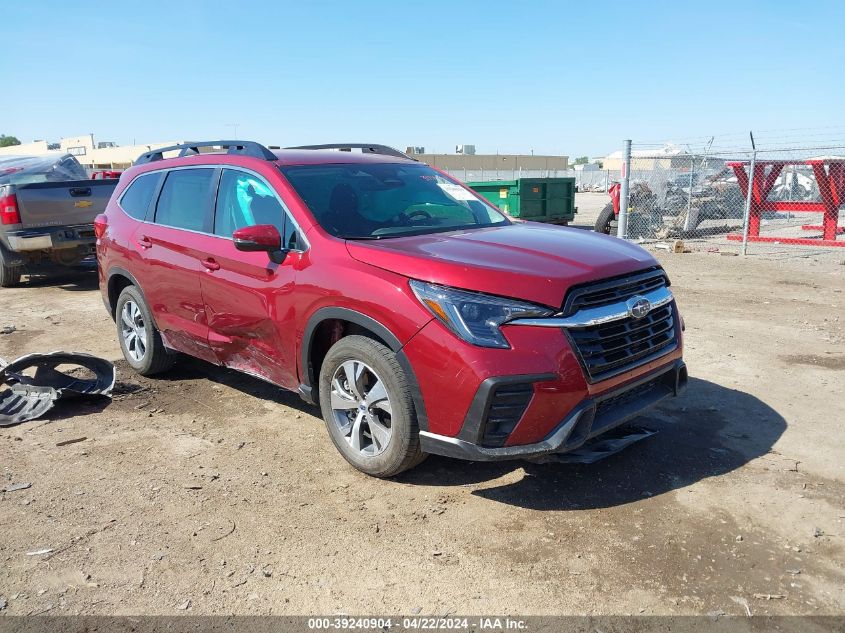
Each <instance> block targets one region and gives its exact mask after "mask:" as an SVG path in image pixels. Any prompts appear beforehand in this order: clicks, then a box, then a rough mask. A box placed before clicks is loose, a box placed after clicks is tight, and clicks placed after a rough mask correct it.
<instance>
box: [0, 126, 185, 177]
mask: <svg viewBox="0 0 845 633" xmlns="http://www.w3.org/2000/svg"><path fill="white" fill-rule="evenodd" d="M178 142H179V141H171V142H166V143H151V144H148V145H115V144H114V143H102V142H101V143H95V141H94V135H93V134H84V135H83V136H68V137H66V138H63V139H61V140H60V141H59V142H58V143H47V141H33V142H32V143H22V144H21V145H12V146H11V147H0V156H2V155H17V154H20V155H24V156H37V155H41V154H50V153H53V152H56V153H63V154H72V155H73V156H75V157H76V159H77V160H78V161H79V162H80V163H82V166H83V167H86V168H88V169H92V170H96V169H126V168H127V167H129V166H130V165H131V164H132V163H133V162H134V161H135V159H136V158H138V156H140V155H141V154H143V153H144V152H148V151H150V150H151V149H157V148H159V147H167V146H168V145H176V144H177V143H178Z"/></svg>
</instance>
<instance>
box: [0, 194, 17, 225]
mask: <svg viewBox="0 0 845 633" xmlns="http://www.w3.org/2000/svg"><path fill="white" fill-rule="evenodd" d="M20 223H21V214H20V211H18V199H17V197H16V196H15V194H10V195H8V196H3V197H2V198H0V224H20Z"/></svg>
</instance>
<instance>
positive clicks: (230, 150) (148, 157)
mask: <svg viewBox="0 0 845 633" xmlns="http://www.w3.org/2000/svg"><path fill="white" fill-rule="evenodd" d="M217 145H219V146H221V147H225V148H226V153H227V154H238V155H240V156H251V157H252V158H260V159H262V160H270V161H273V160H279V157H278V156H276V155H275V154H274V153H273V152H271V151H270V150H269V149H267V148H266V147H264V146H263V145H262V144H261V143H256V142H255V141H193V142H190V143H180V144H179V145H170V146H169V147H159V148H158V149H154V150H151V151H149V152H145V153H143V154H141V155H140V156H139V157H138V158H137V159H136V160H135V162H134V163H133V164H135V165H144V164H146V163H153V162H156V161H159V160H165V159H164V152H173V151H176V150H179V156H178V158H182V157H183V156H196V155H199V154H200V148H201V147H214V146H217Z"/></svg>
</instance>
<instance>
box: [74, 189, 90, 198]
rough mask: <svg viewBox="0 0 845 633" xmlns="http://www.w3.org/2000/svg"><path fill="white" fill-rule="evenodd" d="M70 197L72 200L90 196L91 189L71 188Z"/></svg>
mask: <svg viewBox="0 0 845 633" xmlns="http://www.w3.org/2000/svg"><path fill="white" fill-rule="evenodd" d="M70 195H71V196H73V197H74V198H82V197H85V196H90V195H91V187H71V188H70Z"/></svg>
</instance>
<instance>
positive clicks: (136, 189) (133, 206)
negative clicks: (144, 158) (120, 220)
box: [120, 173, 161, 220]
mask: <svg viewBox="0 0 845 633" xmlns="http://www.w3.org/2000/svg"><path fill="white" fill-rule="evenodd" d="M160 178H161V174H160V173H155V174H144V175H143V176H138V177H137V178H136V179H135V180H133V181H132V184H131V185H129V187H127V188H126V191H124V192H123V197H121V199H120V208H121V209H123V210H124V211H125V212H126V214H127V215H129V216H131V217H133V218H135V219H136V220H143V219H144V218H146V217H147V210H149V208H150V201H151V200H152V199H153V194H154V193H155V191H156V187H158V181H159V179H160Z"/></svg>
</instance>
